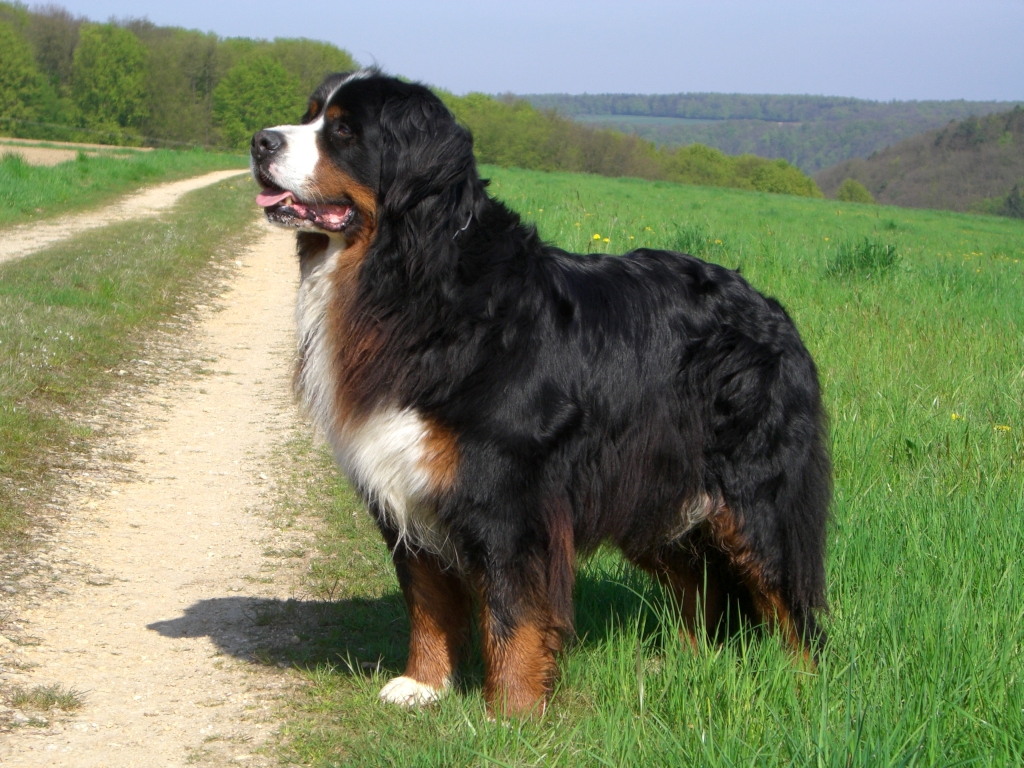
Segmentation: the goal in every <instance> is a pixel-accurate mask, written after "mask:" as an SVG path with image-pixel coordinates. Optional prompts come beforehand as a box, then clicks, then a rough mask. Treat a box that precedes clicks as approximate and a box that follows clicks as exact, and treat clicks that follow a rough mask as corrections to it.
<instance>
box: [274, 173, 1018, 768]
mask: <svg viewBox="0 0 1024 768" xmlns="http://www.w3.org/2000/svg"><path fill="white" fill-rule="evenodd" d="M487 173H489V174H490V175H491V176H492V178H493V181H494V183H493V186H492V190H493V192H494V193H495V194H497V195H498V196H499V197H502V198H503V199H505V200H506V201H507V202H509V203H510V204H511V205H513V206H514V207H515V208H517V209H518V210H520V211H521V212H523V214H524V215H526V216H527V218H530V219H533V220H534V221H536V222H537V224H538V226H539V228H540V231H541V234H542V235H543V236H544V237H545V238H547V239H548V240H549V241H551V242H553V243H556V244H558V245H560V246H563V247H566V248H569V249H571V250H576V251H589V250H595V251H607V252H621V251H623V250H627V249H629V248H631V247H636V246H640V245H649V246H656V247H675V246H682V245H686V246H687V247H689V248H692V249H693V250H695V251H697V252H698V253H699V254H700V255H703V256H705V257H706V258H709V259H712V260H715V261H718V262H720V263H722V264H725V265H727V266H730V267H741V268H742V271H743V273H744V274H745V275H746V276H747V278H748V279H749V280H750V281H751V282H752V283H753V284H754V285H755V286H756V287H758V288H759V289H761V290H762V291H764V292H766V293H769V294H772V295H774V296H776V297H778V298H779V299H780V300H781V301H782V302H783V303H784V304H785V305H786V306H787V308H788V310H789V311H790V312H791V314H792V315H793V317H794V319H795V320H796V322H797V324H798V326H799V328H800V329H801V332H802V334H803V337H804V339H805V341H806V343H807V345H808V347H809V348H810V349H811V351H812V353H813V354H814V356H815V358H816V360H817V361H818V366H819V370H820V374H821V379H822V382H823V385H824V392H825V398H826V402H827V406H828V410H829V413H830V414H831V419H832V427H831V428H832V450H833V459H834V464H835V501H834V505H833V508H832V515H833V518H832V523H831V529H830V535H829V558H828V568H829V597H830V600H831V604H832V612H831V615H830V616H829V617H828V619H827V621H826V624H827V627H828V630H829V632H830V641H829V644H828V646H827V648H826V650H825V652H824V655H823V659H822V662H821V664H820V666H819V668H818V670H817V671H816V672H815V673H809V672H807V671H805V670H802V669H800V668H799V667H798V666H796V665H794V664H793V663H792V660H791V658H790V656H789V655H788V654H787V653H786V652H785V651H784V650H783V648H782V647H781V646H780V643H779V641H778V640H777V638H773V637H769V638H760V637H741V638H739V639H737V640H736V641H732V642H730V643H728V644H727V645H725V646H724V647H705V648H703V649H701V651H700V652H699V653H696V654H694V653H691V652H689V651H687V650H686V649H685V648H683V647H682V646H681V644H680V643H679V642H678V640H677V638H676V627H675V626H674V625H673V624H672V620H671V618H668V617H665V616H664V614H665V613H666V608H665V602H664V600H663V599H662V596H661V595H660V594H659V593H658V590H657V589H656V588H655V586H654V585H652V584H651V583H650V582H649V581H648V580H647V579H646V578H644V577H642V576H641V575H639V574H637V573H636V572H635V571H633V570H631V569H629V568H627V567H626V566H624V565H623V564H622V562H621V560H620V558H619V557H618V556H617V555H616V554H614V553H611V552H603V553H601V554H599V555H598V556H597V557H596V558H594V559H592V560H591V561H590V562H589V563H587V564H586V565H584V566H583V567H582V568H581V570H580V573H579V578H578V585H577V594H576V599H577V603H576V618H577V629H578V633H579V638H578V640H577V641H576V642H575V644H574V645H573V646H572V647H571V648H569V650H568V651H567V652H566V653H565V654H564V656H563V657H562V659H561V662H560V669H561V682H560V684H559V687H558V689H557V691H556V693H555V696H554V698H553V701H552V703H551V707H550V709H549V711H548V713H547V714H546V715H545V716H544V718H543V719H541V720H540V721H538V722H525V723H492V722H489V721H488V720H487V718H486V716H485V710H484V704H483V701H482V696H481V693H480V681H481V676H482V670H481V668H480V660H479V653H478V652H477V653H475V654H474V655H473V656H472V658H471V660H470V662H469V664H468V665H467V667H466V668H465V670H464V676H463V681H462V683H461V686H460V689H459V690H458V691H457V693H456V694H455V695H453V696H450V697H449V698H448V699H446V700H445V701H443V702H442V703H441V704H440V705H438V706H436V707H434V708H431V709H428V710H424V711H414V712H405V711H402V710H399V709H395V708H390V707H385V706H383V705H381V704H379V703H378V702H377V701H376V693H377V691H378V690H379V688H380V686H381V685H382V683H383V682H384V680H385V679H386V677H387V676H390V675H393V674H395V673H397V672H400V671H401V669H402V667H403V665H404V661H405V652H406V649H405V644H406V642H407V637H408V635H407V632H408V624H407V621H406V618H405V611H404V606H403V603H402V600H401V598H400V596H399V593H398V590H397V585H396V582H395V579H394V576H393V575H392V573H391V568H390V565H389V562H388V558H387V554H386V552H385V550H384V547H383V545H382V543H381V542H380V537H379V536H378V535H377V533H376V532H375V530H374V528H373V525H372V524H371V523H370V522H369V520H368V519H367V516H366V515H365V513H364V512H363V511H362V507H361V505H360V503H359V501H358V499H357V498H356V497H355V495H354V494H353V492H352V490H351V489H350V488H349V487H348V486H347V484H345V483H344V482H343V481H341V480H339V479H338V478H337V477H336V475H335V474H334V473H333V470H332V469H331V468H330V465H329V462H328V460H327V459H326V458H324V457H323V456H322V455H321V454H320V453H318V452H317V451H316V450H314V449H313V448H311V447H309V446H306V447H303V446H301V445H300V446H296V447H295V448H294V452H295V453H296V454H297V455H299V456H300V458H302V457H303V456H304V457H305V459H304V460H306V459H308V461H307V463H306V464H305V466H306V467H308V469H307V470H306V474H304V475H297V476H295V477H293V478H292V482H293V486H292V487H293V489H298V491H301V492H296V493H294V494H289V502H288V504H289V505H291V506H293V507H299V508H302V509H305V510H313V511H316V512H318V513H319V514H321V515H323V517H324V519H325V520H326V528H325V532H324V534H323V540H322V542H321V555H320V556H319V558H318V560H317V561H316V562H315V563H314V564H313V569H312V582H313V585H314V592H315V593H316V594H318V595H319V596H320V597H321V598H322V599H325V600H331V601H333V602H331V603H330V604H329V605H328V606H327V607H325V608H324V612H323V614H322V616H321V619H320V625H319V626H318V627H317V628H316V629H315V630H313V631H310V632H308V633H307V635H306V637H305V638H304V640H305V643H304V645H302V646H301V647H299V648H297V649H296V650H294V651H293V652H292V656H293V658H294V659H295V660H296V661H297V662H298V663H300V664H302V665H305V667H306V668H307V669H308V679H309V682H310V685H309V687H308V688H307V689H306V693H305V695H304V696H303V697H302V698H301V699H300V700H299V701H298V702H296V703H295V705H294V709H293V711H292V713H291V717H290V722H289V723H288V725H287V726H286V728H285V730H284V733H285V736H286V741H285V747H284V750H285V754H286V757H287V759H289V760H292V761H295V762H302V763H309V764H312V765H315V766H327V765H402V766H418V765H422V766H428V765H432V766H440V765H444V766H449V765H481V766H484V765H497V766H512V765H516V766H519V765H545V766H547V765H556V766H557V765H564V766H577V765H588V766H589V765H594V766H599V765H607V766H622V765H637V766H640V765H644V766H647V765H665V766H678V765H722V766H737V765H758V766H761V765H771V766H783V765H794V764H795V765H807V766H811V765H813V766H879V765H903V766H909V765H964V764H968V763H969V764H972V765H974V764H977V765H993V766H996V765H1000V766H1001V765H1011V764H1021V762H1022V761H1024V663H1022V655H1021V654H1022V648H1024V573H1022V570H1024V568H1022V563H1021V552H1022V548H1024V224H1022V223H1021V222H1015V221H1009V220H1005V219H996V218H986V217H980V216H970V215H959V214H949V213H939V212H934V211H912V210H906V209H895V208H885V207H878V206H861V205H856V204H837V203H835V202H831V201H817V200H808V199H801V198H788V197H782V196H778V195H772V196H769V195H763V194H756V193H743V192H735V191H730V190H723V189H701V188H695V187H685V186H677V185H673V184H667V183H650V182H640V181H633V180H628V179H618V180H615V179H604V178H598V177H587V176H573V175H568V174H541V173H530V172H524V171H516V170H499V169H494V168H489V169H487ZM595 234H596V235H598V236H599V237H598V238H597V239H595V238H594V235H595ZM605 238H607V239H608V242H605ZM865 238H867V241H868V242H869V243H880V244H881V248H882V250H883V251H884V249H885V247H887V246H891V247H892V248H893V249H895V251H894V252H895V253H898V254H899V259H898V260H897V259H893V260H892V263H891V264H890V265H889V267H888V269H886V270H883V271H884V275H879V274H878V273H877V271H872V269H871V268H864V267H865V265H864V264H862V263H860V262H857V258H861V259H868V258H869V257H867V256H862V257H856V258H854V261H855V262H856V264H855V266H856V268H853V269H849V270H847V269H843V270H838V271H837V270H836V269H835V268H834V266H833V267H832V268H830V265H835V264H836V263H837V259H842V258H846V257H841V256H840V255H839V254H840V253H842V252H843V251H844V249H846V250H849V249H851V248H852V249H853V251H856V250H857V249H858V248H860V244H862V243H863V242H865ZM851 244H852V245H851ZM869 250H870V249H869ZM301 463H302V462H301V461H300V464H301ZM378 662H379V669H380V671H379V672H377V671H376V670H377V663H378ZM641 690H643V694H642V696H641Z"/></svg>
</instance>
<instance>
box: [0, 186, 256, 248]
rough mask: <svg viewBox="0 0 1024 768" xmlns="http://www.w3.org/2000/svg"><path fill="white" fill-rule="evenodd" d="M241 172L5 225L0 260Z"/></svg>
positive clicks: (149, 210) (151, 209)
mask: <svg viewBox="0 0 1024 768" xmlns="http://www.w3.org/2000/svg"><path fill="white" fill-rule="evenodd" d="M243 173H248V171H214V172H213V173H207V174H205V175H203V176H195V177H193V178H191V179H184V180H182V181H172V182H170V183H168V184H158V185H156V186H154V187H146V188H145V189H143V190H142V191H141V192H136V193H135V194H132V195H128V196H127V197H124V198H122V199H121V200H118V201H117V202H116V203H113V204H112V205H108V206H107V207H106V208H100V209H98V210H91V211H83V212H82V213H76V214H73V215H71V216H63V217H61V218H59V219H55V220H53V221H46V222H42V223H38V222H36V223H30V224H21V225H19V226H16V227H11V228H10V229H5V230H3V232H2V233H0V234H2V237H0V262H4V261H10V260H11V259H17V258H20V257H21V256H25V255H27V254H29V253H34V252H35V251H40V250H42V249H43V248H46V247H47V246H50V245H53V244H54V243H56V242H58V241H60V240H63V239H64V238H66V237H70V236H71V235H77V234H78V233H79V232H84V231H85V230H87V229H95V228H96V227H105V226H107V225H108V224H113V223H114V222H118V221H126V220H128V219H139V218H142V217H145V216H154V215H156V214H158V213H160V212H161V211H166V210H167V209H168V208H170V207H171V206H172V205H174V204H175V203H176V202H178V198H180V197H181V196H182V195H184V194H185V193H186V192H191V191H193V190H195V189H199V188H201V187H206V186H209V185H210V184H215V183H217V182H218V181H221V180H223V179H227V178H230V177H232V176H240V175H242V174H243Z"/></svg>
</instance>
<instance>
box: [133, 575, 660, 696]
mask: <svg viewBox="0 0 1024 768" xmlns="http://www.w3.org/2000/svg"><path fill="white" fill-rule="evenodd" d="M652 597H653V599H652ZM658 599H659V595H658V593H657V590H656V589H652V588H651V587H650V585H647V584H645V583H644V582H643V580H642V577H639V578H634V577H630V576H629V575H626V576H625V577H624V578H623V577H622V575H612V574H608V573H605V572H602V571H594V572H590V571H583V572H581V573H580V575H579V577H578V578H577V583H576V637H575V638H574V639H573V641H572V645H573V646H574V647H581V646H582V647H587V646H593V645H598V644H601V643H604V642H605V641H606V640H608V638H609V637H610V635H611V633H612V632H613V631H614V630H615V628H616V627H623V626H630V625H632V623H633V622H639V624H637V625H636V626H638V627H639V628H640V630H641V632H642V633H643V634H647V633H649V632H650V631H651V630H650V627H651V625H652V624H653V623H655V622H653V621H652V619H654V618H655V616H654V614H655V613H657V600H658ZM645 627H646V628H647V629H645ZM147 628H148V629H150V630H153V631H155V632H158V633H159V634H161V635H163V636H164V637H168V638H174V639H188V638H201V637H208V638H209V639H210V641H212V642H213V644H214V645H215V646H216V648H217V649H218V650H219V651H220V652H221V653H224V654H227V655H231V656H234V657H236V658H239V659H243V660H246V661H250V662H255V663H260V664H266V665H277V666H298V667H307V668H312V667H317V666H324V665H330V666H331V667H333V668H334V669H336V670H337V671H339V672H342V673H345V674H351V675H370V674H373V673H376V672H379V673H381V674H382V675H384V676H386V677H388V676H392V675H395V674H400V673H401V671H402V669H403V668H404V666H405V661H406V657H407V654H408V642H409V620H408V616H407V614H406V609H405V603H404V601H403V599H402V596H401V594H400V593H399V592H397V591H395V592H393V593H390V594H385V595H383V596H380V597H375V598H351V599H345V600H338V601H334V602H326V601H317V600H294V599H290V600H268V599H261V598H255V597H243V596H236V597H215V598H210V599H206V600H200V601H198V602H196V603H194V604H193V605H191V606H189V607H188V608H186V609H185V610H184V612H183V613H182V615H181V616H179V617H178V618H174V619H168V620H165V621H158V622H154V623H152V624H149V625H148V626H147ZM482 679H483V664H482V661H481V658H480V650H479V638H478V637H477V635H476V632H475V631H474V637H473V642H472V645H471V647H470V648H469V649H468V652H467V654H466V659H465V661H464V663H463V664H462V668H461V669H460V685H461V686H462V687H464V688H467V689H475V688H479V686H480V685H481V684H482Z"/></svg>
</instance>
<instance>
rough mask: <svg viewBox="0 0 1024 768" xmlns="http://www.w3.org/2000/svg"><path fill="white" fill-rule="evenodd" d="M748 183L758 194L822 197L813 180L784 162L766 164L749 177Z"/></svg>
mask: <svg viewBox="0 0 1024 768" xmlns="http://www.w3.org/2000/svg"><path fill="white" fill-rule="evenodd" d="M750 183H751V184H752V185H753V187H754V189H756V190H757V191H759V192H772V193H774V194H777V195H799V196H801V197H824V195H823V194H822V193H821V190H820V189H818V185H817V184H815V183H814V179H812V178H810V177H809V176H807V175H805V174H804V172H803V171H801V170H800V169H799V168H797V167H796V166H793V165H790V164H789V163H787V162H786V161H785V160H775V161H773V162H769V163H766V164H765V165H762V166H761V167H760V168H758V169H757V170H755V171H754V172H753V174H751V176H750Z"/></svg>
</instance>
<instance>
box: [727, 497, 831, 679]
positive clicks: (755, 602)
mask: <svg viewBox="0 0 1024 768" xmlns="http://www.w3.org/2000/svg"><path fill="white" fill-rule="evenodd" d="M709 523H710V534H711V538H712V541H713V543H714V544H715V546H716V547H717V548H718V549H719V550H720V551H721V552H722V553H724V554H725V556H726V557H727V558H728V562H729V565H730V569H731V570H732V571H733V572H734V573H735V575H736V578H737V579H738V580H739V581H740V582H741V583H742V584H743V585H744V586H745V587H746V590H747V591H748V592H749V596H750V600H751V603H752V611H751V612H752V613H753V617H754V618H755V619H757V620H759V621H761V622H762V623H763V624H764V625H765V626H766V627H767V628H768V629H769V631H774V632H778V633H779V634H781V635H782V638H783V640H784V641H785V642H786V644H787V645H789V647H790V648H791V649H792V650H793V651H794V652H795V653H797V654H800V655H802V656H803V657H804V659H805V660H806V661H807V662H808V663H809V664H811V665H813V664H814V662H815V654H816V651H817V646H818V644H819V643H820V641H821V637H820V634H819V631H818V629H817V626H816V623H815V621H814V615H813V613H812V612H811V611H810V610H807V611H801V610H800V608H799V606H794V605H792V604H791V603H790V601H789V600H787V598H786V595H785V592H784V589H783V587H782V585H781V584H780V583H778V579H772V578H770V577H769V574H768V569H767V568H766V567H765V564H764V563H763V562H762V561H761V559H760V558H759V557H758V556H757V553H756V552H755V551H754V550H753V548H752V547H750V546H749V544H748V543H747V540H746V539H745V537H744V536H743V534H742V532H741V529H740V523H739V521H738V520H737V518H736V516H735V514H734V513H733V512H732V510H730V509H728V508H725V509H723V510H721V511H720V512H719V513H718V514H717V515H715V516H714V517H713V518H711V519H710V520H709Z"/></svg>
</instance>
